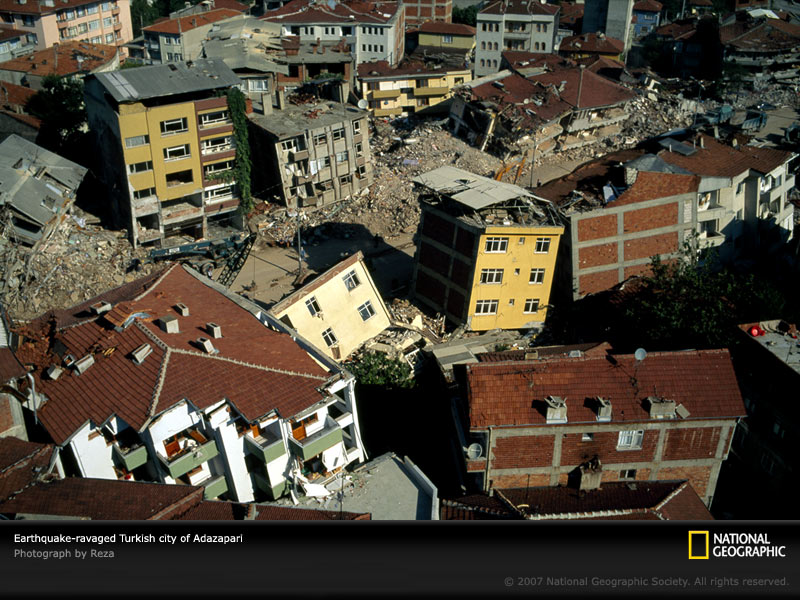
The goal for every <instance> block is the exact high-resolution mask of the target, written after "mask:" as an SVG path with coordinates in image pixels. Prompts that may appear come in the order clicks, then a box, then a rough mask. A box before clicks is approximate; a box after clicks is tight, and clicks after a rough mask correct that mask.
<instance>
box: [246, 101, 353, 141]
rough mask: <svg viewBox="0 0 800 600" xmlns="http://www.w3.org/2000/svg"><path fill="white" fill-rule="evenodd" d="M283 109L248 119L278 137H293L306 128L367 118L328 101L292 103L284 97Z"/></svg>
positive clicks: (319, 127)
mask: <svg viewBox="0 0 800 600" xmlns="http://www.w3.org/2000/svg"><path fill="white" fill-rule="evenodd" d="M287 100H289V102H287V105H286V108H284V109H283V110H275V111H273V113H272V114H270V115H256V114H253V115H249V118H250V120H251V121H252V122H253V123H255V124H256V125H258V126H259V127H260V128H261V129H263V130H265V131H268V132H269V133H271V134H272V135H274V136H275V137H277V138H278V139H283V138H286V137H295V136H297V135H301V134H302V133H304V132H305V131H307V130H314V129H321V128H323V127H331V126H333V125H337V124H339V123H349V122H351V121H355V120H357V119H363V118H366V117H367V115H368V113H367V112H366V111H363V110H360V109H358V108H356V107H354V106H350V105H348V104H342V103H340V102H331V101H325V100H322V101H319V102H311V103H308V104H299V105H295V104H292V103H291V98H287Z"/></svg>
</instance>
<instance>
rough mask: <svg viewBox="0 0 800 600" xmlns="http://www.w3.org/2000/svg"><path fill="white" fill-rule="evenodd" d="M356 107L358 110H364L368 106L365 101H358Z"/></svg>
mask: <svg viewBox="0 0 800 600" xmlns="http://www.w3.org/2000/svg"><path fill="white" fill-rule="evenodd" d="M356 106H358V108H360V109H361V110H364V109H365V108H367V106H368V105H367V101H366V100H364V99H361V100H359V101H358V104H357V105H356Z"/></svg>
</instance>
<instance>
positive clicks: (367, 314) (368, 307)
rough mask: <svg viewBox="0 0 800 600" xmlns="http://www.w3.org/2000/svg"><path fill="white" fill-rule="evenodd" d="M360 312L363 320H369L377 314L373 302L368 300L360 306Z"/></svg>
mask: <svg viewBox="0 0 800 600" xmlns="http://www.w3.org/2000/svg"><path fill="white" fill-rule="evenodd" d="M358 314H359V315H361V320H362V321H368V320H369V319H371V318H372V317H374V316H375V309H374V308H372V302H370V301H369V300H367V301H366V302H364V304H362V305H361V306H359V307H358Z"/></svg>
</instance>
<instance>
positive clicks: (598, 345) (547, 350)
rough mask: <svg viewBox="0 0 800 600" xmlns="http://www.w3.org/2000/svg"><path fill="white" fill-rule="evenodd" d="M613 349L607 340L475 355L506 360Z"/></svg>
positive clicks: (484, 359) (602, 352)
mask: <svg viewBox="0 0 800 600" xmlns="http://www.w3.org/2000/svg"><path fill="white" fill-rule="evenodd" d="M609 350H611V345H610V344H608V343H607V342H589V343H585V344H569V345H566V346H538V347H536V348H528V349H527V350H505V351H503V352H481V353H479V354H476V355H475V358H477V359H478V362H506V361H509V360H525V355H526V354H533V353H535V354H536V355H537V357H539V358H544V357H546V356H568V355H569V353H570V352H575V351H577V352H581V353H582V354H584V355H586V356H605V355H606V354H607V353H608V351H609Z"/></svg>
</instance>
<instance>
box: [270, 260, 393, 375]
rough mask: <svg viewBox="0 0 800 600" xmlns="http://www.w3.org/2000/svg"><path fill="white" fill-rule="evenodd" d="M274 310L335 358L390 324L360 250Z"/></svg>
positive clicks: (344, 355) (344, 356)
mask: <svg viewBox="0 0 800 600" xmlns="http://www.w3.org/2000/svg"><path fill="white" fill-rule="evenodd" d="M270 314H272V315H273V316H274V317H275V318H277V319H280V320H281V321H282V322H283V323H285V324H287V325H288V326H289V327H291V328H293V329H295V330H297V332H298V333H299V334H300V335H302V336H303V337H304V338H306V339H307V340H309V341H310V342H311V343H312V344H314V345H315V346H317V347H318V348H320V349H322V351H323V352H324V353H325V354H327V355H328V356H330V357H331V358H334V359H336V360H340V359H344V358H347V356H348V355H349V354H350V353H351V352H352V351H353V350H355V349H356V348H358V347H359V346H360V345H361V344H363V343H364V342H366V341H367V340H369V339H371V338H373V337H375V336H376V335H378V334H379V333H380V332H381V331H383V330H384V329H386V328H387V327H389V325H390V318H389V311H388V310H386V305H385V304H384V303H383V299H382V298H381V295H380V293H379V292H378V288H376V287H375V282H374V281H372V277H371V276H370V274H369V271H367V268H366V267H365V266H364V255H363V254H362V253H361V251H360V250H359V251H358V252H356V253H355V254H353V255H352V256H350V257H349V258H346V259H345V260H343V261H342V262H340V263H339V264H337V265H335V266H333V267H331V268H330V269H328V270H327V271H325V273H323V274H322V275H320V276H319V277H317V278H316V279H314V280H313V281H312V282H311V283H309V284H308V285H306V286H304V287H302V288H300V289H299V290H297V291H296V292H294V293H293V294H292V295H290V296H288V297H286V298H284V299H283V300H281V301H280V302H278V303H277V304H276V305H275V306H273V307H272V309H271V310H270ZM323 342H324V344H323Z"/></svg>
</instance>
